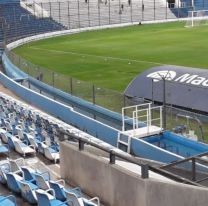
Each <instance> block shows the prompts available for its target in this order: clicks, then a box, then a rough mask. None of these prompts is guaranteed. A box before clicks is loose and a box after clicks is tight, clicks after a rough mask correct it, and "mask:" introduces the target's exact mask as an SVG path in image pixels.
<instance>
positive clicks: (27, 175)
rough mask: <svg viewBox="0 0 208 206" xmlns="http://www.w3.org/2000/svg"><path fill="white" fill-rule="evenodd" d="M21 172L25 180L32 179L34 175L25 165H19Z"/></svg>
mask: <svg viewBox="0 0 208 206" xmlns="http://www.w3.org/2000/svg"><path fill="white" fill-rule="evenodd" d="M21 169H22V171H23V174H24V179H25V180H27V181H31V180H34V175H33V174H32V173H31V171H30V170H29V169H28V168H27V167H21Z"/></svg>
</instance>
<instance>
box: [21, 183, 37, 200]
mask: <svg viewBox="0 0 208 206" xmlns="http://www.w3.org/2000/svg"><path fill="white" fill-rule="evenodd" d="M19 184H20V190H21V195H22V197H23V198H24V199H25V200H26V201H28V202H29V203H31V204H36V203H37V197H36V193H35V191H36V190H37V189H38V187H37V185H34V184H32V183H31V182H29V181H24V180H23V181H20V182H19Z"/></svg>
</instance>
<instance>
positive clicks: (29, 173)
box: [21, 166, 50, 184]
mask: <svg viewBox="0 0 208 206" xmlns="http://www.w3.org/2000/svg"><path fill="white" fill-rule="evenodd" d="M21 170H22V172H23V174H24V180H26V181H30V182H34V183H35V184H36V178H35V176H36V175H40V176H41V177H42V178H43V179H44V180H45V181H49V180H50V173H49V172H48V171H46V172H40V171H38V170H33V169H31V168H28V167H26V166H23V167H21Z"/></svg>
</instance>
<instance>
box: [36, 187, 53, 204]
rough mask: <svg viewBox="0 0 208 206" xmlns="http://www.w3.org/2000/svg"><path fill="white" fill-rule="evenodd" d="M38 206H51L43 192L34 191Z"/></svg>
mask: <svg viewBox="0 0 208 206" xmlns="http://www.w3.org/2000/svg"><path fill="white" fill-rule="evenodd" d="M36 195H37V202H38V206H52V205H51V203H50V200H49V198H48V196H47V194H46V192H45V191H43V190H36Z"/></svg>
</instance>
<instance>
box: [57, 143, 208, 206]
mask: <svg viewBox="0 0 208 206" xmlns="http://www.w3.org/2000/svg"><path fill="white" fill-rule="evenodd" d="M60 155H61V158H60V160H61V161H60V165H61V176H62V178H65V179H67V180H69V181H70V182H71V183H72V184H74V185H79V186H80V187H81V188H82V190H84V191H85V192H86V193H87V194H89V195H90V196H98V197H100V199H101V201H102V202H103V203H104V204H105V205H110V206H127V205H128V206H153V205H154V206H176V205H177V206H187V205H188V206H207V203H208V189H204V188H198V187H194V186H189V185H184V184H180V183H165V182H160V181H157V180H154V179H142V178H141V177H140V176H139V175H136V174H135V173H132V172H130V171H127V170H125V169H123V168H121V167H119V166H117V165H110V164H109V163H108V161H106V160H105V159H102V158H100V157H97V156H94V155H92V154H90V153H88V152H86V151H82V152H80V151H78V150H77V147H76V146H74V145H70V144H69V143H67V142H64V143H61V153H60Z"/></svg>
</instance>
